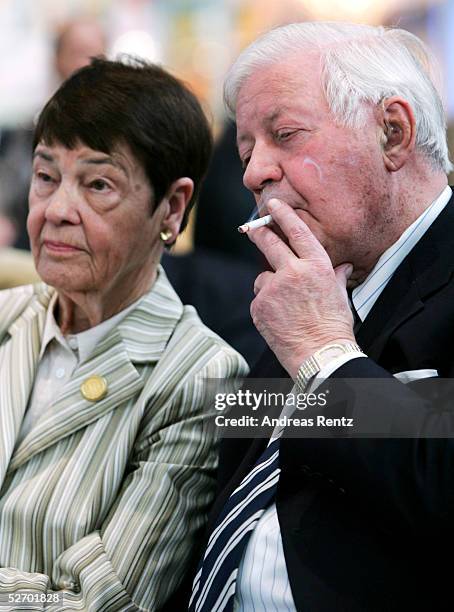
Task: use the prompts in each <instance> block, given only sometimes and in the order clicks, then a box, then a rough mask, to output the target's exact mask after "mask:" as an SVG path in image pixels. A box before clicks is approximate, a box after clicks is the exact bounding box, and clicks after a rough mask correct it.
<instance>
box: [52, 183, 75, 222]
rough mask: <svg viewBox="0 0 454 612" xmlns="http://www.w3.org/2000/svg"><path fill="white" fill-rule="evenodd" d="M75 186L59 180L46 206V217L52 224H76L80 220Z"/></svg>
mask: <svg viewBox="0 0 454 612" xmlns="http://www.w3.org/2000/svg"><path fill="white" fill-rule="evenodd" d="M76 191H77V190H76V189H75V188H71V187H69V186H66V185H65V184H64V183H63V182H61V183H60V184H59V185H58V187H57V188H56V189H55V190H54V191H53V193H52V195H51V196H50V198H49V200H48V203H47V206H46V213H45V215H46V219H47V221H50V222H51V223H53V224H54V225H61V224H62V223H70V224H73V225H75V224H77V223H79V222H80V216H79V199H80V196H79V195H78V194H77V193H76Z"/></svg>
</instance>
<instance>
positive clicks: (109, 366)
mask: <svg viewBox="0 0 454 612" xmlns="http://www.w3.org/2000/svg"><path fill="white" fill-rule="evenodd" d="M210 148H211V136H210V131H209V127H208V125H207V122H206V119H205V117H204V115H203V112H202V110H201V108H200V106H199V104H198V102H197V101H196V99H195V97H194V96H193V95H192V94H191V93H190V92H189V91H188V90H187V89H186V88H185V87H184V86H183V85H182V84H181V83H180V82H179V81H178V80H176V79H175V78H173V77H172V76H170V75H169V74H168V73H166V72H165V71H164V70H162V69H161V68H158V67H156V66H151V65H144V64H138V63H135V64H129V65H125V64H123V63H119V62H109V61H104V60H94V61H93V62H92V64H91V65H90V66H88V67H86V68H83V69H81V70H80V71H79V72H77V73H75V74H74V75H73V76H72V77H71V78H70V79H69V80H67V81H66V82H65V83H64V84H63V85H62V86H61V87H60V89H59V90H58V91H57V92H56V94H55V95H54V96H53V97H52V98H51V100H50V101H49V102H48V103H47V105H46V106H45V108H44V110H43V111H42V113H41V115H40V117H39V120H38V124H37V128H36V134H35V147H34V161H33V177H32V182H31V188H30V213H29V218H28V230H29V235H30V240H31V244H32V251H33V256H34V260H35V264H36V269H37V271H38V273H39V275H40V277H41V279H42V280H43V281H44V283H39V284H37V285H29V286H24V287H19V288H16V289H11V290H7V291H3V292H1V293H0V342H1V345H0V437H1V441H0V568H1V569H0V594H1V603H2V604H3V605H4V604H5V602H6V603H8V602H10V603H9V605H10V608H9V609H19V608H20V605H19V604H20V602H24V601H25V602H28V604H30V603H35V604H37V605H41V606H42V607H43V609H47V608H48V607H49V608H52V609H65V610H106V611H109V612H112V611H115V610H155V609H159V608H161V607H163V606H164V605H165V603H166V601H167V600H168V598H169V597H170V595H171V594H172V593H173V592H174V591H175V590H176V588H177V586H178V585H179V584H180V582H181V580H182V577H183V575H184V573H185V570H186V568H187V565H188V562H189V559H190V556H191V548H192V546H193V544H194V542H195V540H196V538H197V537H198V535H199V534H200V530H201V529H202V528H203V525H204V522H205V517H206V512H207V509H208V506H209V503H210V501H211V498H212V493H213V471H214V469H215V464H216V452H215V445H214V444H213V435H212V433H210V430H209V429H207V427H206V426H205V425H206V418H205V413H204V411H203V408H204V403H206V400H207V397H208V383H207V379H209V378H215V377H216V378H228V377H233V376H236V375H239V374H243V373H244V372H245V368H246V366H245V362H244V360H243V359H242V358H241V357H240V356H239V355H238V354H237V353H236V352H235V351H233V349H231V348H230V347H229V346H227V345H226V344H225V343H224V342H223V341H222V340H221V339H220V338H218V337H217V336H216V335H215V334H213V333H212V332H210V331H209V330H208V329H207V328H206V327H204V326H203V324H202V323H201V322H200V320H199V318H198V317H197V315H196V313H195V311H194V309H193V308H192V307H183V305H182V304H181V302H180V301H179V299H178V297H177V295H176V294H175V292H174V291H173V289H172V287H171V286H170V285H169V283H168V281H167V279H166V277H165V274H164V272H163V270H162V268H161V267H160V266H159V260H160V257H161V254H162V252H163V248H164V247H165V246H166V245H170V244H172V243H173V242H174V241H175V239H176V237H177V234H178V233H179V231H180V230H181V228H182V227H184V224H185V222H186V219H187V214H188V211H189V209H190V206H191V204H192V203H193V201H194V198H195V196H196V194H197V192H198V189H199V184H200V180H201V178H202V176H203V174H204V172H205V169H206V165H207V162H208V158H209V154H210ZM61 602H63V603H61ZM21 605H22V604H21ZM52 606H54V607H52ZM59 606H61V607H59ZM2 609H3V608H2ZM39 609H41V608H39Z"/></svg>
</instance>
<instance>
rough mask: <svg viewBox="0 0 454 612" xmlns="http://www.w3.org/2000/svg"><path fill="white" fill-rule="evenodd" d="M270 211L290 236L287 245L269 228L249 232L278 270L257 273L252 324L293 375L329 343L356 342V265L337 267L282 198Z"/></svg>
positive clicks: (293, 376) (271, 202)
mask: <svg viewBox="0 0 454 612" xmlns="http://www.w3.org/2000/svg"><path fill="white" fill-rule="evenodd" d="M268 210H269V212H270V213H271V214H272V216H273V220H274V222H275V223H276V224H277V225H278V226H279V228H280V229H281V231H282V233H283V234H284V235H285V236H286V238H287V240H288V243H289V245H290V246H289V245H287V244H286V243H285V242H284V241H283V240H282V239H281V238H280V237H279V236H278V235H277V234H276V233H275V232H274V231H273V230H272V229H271V228H269V227H261V228H258V229H256V230H253V231H251V232H249V234H248V236H249V237H250V239H251V240H252V242H254V243H255V245H256V246H257V247H258V248H259V249H260V250H261V251H262V253H263V254H264V255H265V257H266V258H267V260H268V262H269V264H270V266H271V267H272V268H273V270H274V272H263V273H262V274H259V276H258V277H257V279H256V281H255V284H254V293H255V294H256V297H255V299H254V300H253V301H252V303H251V315H252V320H253V321H254V325H255V326H256V327H257V329H258V331H259V332H260V334H261V335H262V336H263V337H264V339H265V340H266V342H267V343H268V345H269V347H270V348H271V350H272V351H273V352H274V353H275V354H276V356H277V358H278V359H279V361H280V363H281V364H282V366H283V367H284V368H285V369H286V370H287V372H288V373H289V374H290V376H291V377H292V378H296V375H297V373H298V369H299V367H300V365H301V363H302V362H303V361H304V360H305V359H307V358H308V357H309V356H310V355H312V354H313V353H314V352H315V351H316V350H318V349H320V348H322V347H323V346H325V345H326V344H331V343H333V342H339V341H340V340H344V341H348V342H355V336H354V334H353V316H352V313H351V310H350V307H349V303H348V297H347V291H346V284H347V279H348V277H349V276H350V274H351V270H352V266H351V265H350V264H342V265H341V266H339V267H338V268H336V269H335V270H334V269H333V266H332V264H331V261H330V259H329V257H328V255H327V253H326V251H325V250H324V248H323V247H322V245H321V244H320V243H319V242H318V240H317V239H316V238H315V236H314V235H313V234H312V232H311V231H310V230H309V228H308V227H307V225H306V224H305V223H304V221H302V220H301V219H300V218H299V217H298V215H297V214H296V213H295V211H294V210H293V209H292V208H291V207H290V206H288V204H285V203H284V202H282V201H281V200H276V199H271V200H270V201H269V202H268Z"/></svg>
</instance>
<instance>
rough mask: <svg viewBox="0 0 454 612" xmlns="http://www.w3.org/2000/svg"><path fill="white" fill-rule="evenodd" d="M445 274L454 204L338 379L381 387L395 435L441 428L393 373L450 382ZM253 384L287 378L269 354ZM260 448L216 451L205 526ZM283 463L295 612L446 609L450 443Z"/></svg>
mask: <svg viewBox="0 0 454 612" xmlns="http://www.w3.org/2000/svg"><path fill="white" fill-rule="evenodd" d="M453 272H454V198H452V199H451V202H450V203H449V204H448V205H447V207H446V208H445V210H444V211H443V212H442V213H441V214H440V215H439V217H438V218H437V219H436V221H435V222H434V223H433V225H432V226H431V228H430V229H429V230H428V232H427V233H426V234H425V235H424V236H423V238H422V239H421V240H420V241H419V243H418V244H417V245H416V246H415V247H414V249H413V250H412V252H411V253H410V254H409V255H408V256H407V257H406V259H405V260H404V261H403V262H402V264H401V265H400V266H399V268H398V269H397V271H396V272H395V274H394V276H393V278H392V279H391V281H390V282H389V284H388V285H387V287H386V288H385V290H384V291H383V293H382V294H381V296H380V298H379V299H378V300H377V302H376V304H375V305H374V307H373V309H372V310H371V312H370V314H369V316H368V317H367V319H366V321H365V322H364V323H363V325H362V327H361V328H360V330H359V332H358V334H357V341H358V343H359V344H360V345H361V347H362V348H363V350H364V351H365V353H366V354H367V355H368V358H367V359H366V358H363V359H355V360H352V361H350V362H349V363H347V364H345V365H344V366H342V367H341V368H339V370H338V371H337V372H336V373H335V376H337V377H350V378H355V377H356V378H361V377H369V378H383V379H388V381H389V385H388V386H386V388H385V386H384V387H383V398H382V399H383V401H382V402H380V405H381V406H382V410H383V411H384V414H385V415H387V416H388V417H389V420H390V422H391V423H392V426H394V423H396V422H397V421H398V420H399V418H400V416H401V415H402V414H404V415H406V416H409V415H411V417H412V418H414V419H415V427H416V430H418V431H420V430H424V429H425V430H426V431H427V428H429V431H431V430H430V428H431V427H432V426H433V427H434V428H435V425H437V426H438V425H439V419H438V416H435V417H434V419H430V418H428V414H430V412H431V405H430V404H429V403H428V402H427V401H425V400H423V399H420V397H419V396H418V395H416V394H415V392H414V391H413V390H411V389H410V388H408V387H406V386H405V385H403V384H401V383H400V382H398V381H396V380H395V379H393V377H392V373H396V372H400V371H406V370H413V369H423V368H430V369H436V370H438V372H439V374H440V376H442V377H451V376H452V375H453V369H454V355H453V350H454V346H453V338H454V280H453ZM251 376H255V377H267V376H269V377H281V376H282V377H284V376H286V373H285V372H284V371H283V369H282V367H281V366H280V364H279V363H278V362H277V360H276V358H275V357H274V356H273V354H272V353H271V352H268V353H266V354H265V355H264V357H263V359H262V360H261V361H260V362H259V364H258V365H257V367H256V368H255V371H254V372H253V373H252V374H251ZM390 385H391V387H392V390H391V393H390ZM355 403H356V404H357V405H358V406H359V407H360V408H362V409H364V410H368V398H367V397H363V396H361V394H358V396H357V397H356V399H355ZM432 416H433V415H432ZM447 418H448V420H449V418H450V417H449V416H448V417H447ZM451 424H452V421H451ZM434 431H435V429H434ZM437 431H438V430H437ZM266 443H267V441H266V440H260V439H257V440H253V441H251V440H228V439H226V440H224V441H223V444H222V451H221V461H220V470H219V489H220V493H219V495H218V498H217V501H216V503H215V506H214V508H213V511H212V514H211V525H212V524H213V521H214V520H215V518H216V516H217V514H218V512H219V510H220V509H221V508H222V506H223V504H224V502H225V500H226V498H227V497H228V495H230V493H231V492H232V490H233V489H234V487H235V486H237V485H238V484H239V482H240V481H241V479H242V478H243V477H244V475H245V474H246V473H247V472H248V471H249V470H250V468H251V466H252V465H253V463H254V462H255V460H256V458H257V457H258V456H259V454H260V453H261V451H262V449H263V448H264V446H265V445H266ZM280 462H281V469H282V472H281V477H280V482H279V487H278V492H277V499H276V506H277V513H278V518H279V523H280V526H281V533H282V539H283V546H284V554H285V559H286V563H287V570H288V575H289V580H290V584H291V587H292V592H293V597H294V601H295V605H296V607H297V609H298V610H301V611H304V612H339V611H349V612H350V611H352V612H353V611H358V612H359V611H365V610H367V611H368V610H377V611H378V610H380V611H384V610H419V609H421V610H423V609H424V610H429V609H430V610H444V609H446V610H447V609H450V610H451V609H453V608H454V593H452V594H451V588H450V585H451V582H452V576H451V574H452V563H451V562H450V561H446V556H443V557H442V553H443V552H445V553H447V554H448V555H449V553H450V552H451V551H452V550H453V549H454V548H453V546H454V441H453V440H452V439H438V440H434V439H411V438H410V439H362V440H360V439H357V440H355V439H304V440H302V439H294V438H293V439H292V438H286V437H284V438H283V440H282V441H281V451H280ZM448 558H449V557H448Z"/></svg>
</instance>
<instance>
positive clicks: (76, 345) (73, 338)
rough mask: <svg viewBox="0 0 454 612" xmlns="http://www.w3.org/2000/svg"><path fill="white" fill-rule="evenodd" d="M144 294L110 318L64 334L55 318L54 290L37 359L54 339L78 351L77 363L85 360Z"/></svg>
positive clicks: (55, 297)
mask: <svg viewBox="0 0 454 612" xmlns="http://www.w3.org/2000/svg"><path fill="white" fill-rule="evenodd" d="M143 298H144V296H141V297H140V298H139V299H138V300H136V301H135V302H133V303H132V304H130V305H129V306H127V307H126V308H124V309H123V310H121V311H120V312H118V313H117V314H116V315H114V316H113V317H110V319H106V320H105V321H102V322H101V323H99V324H98V325H95V327H91V328H90V329H87V330H85V331H83V332H79V333H78V334H68V336H66V337H65V336H64V335H63V334H62V332H61V329H60V328H59V326H58V324H57V322H56V320H55V315H54V311H55V306H56V304H57V300H58V293H57V292H55V293H54V295H53V296H52V298H51V300H50V302H49V306H48V309H47V314H46V322H45V324H44V331H43V339H42V344H41V351H40V354H39V359H40V360H41V359H42V357H43V355H44V352H45V350H46V348H47V346H48V345H49V343H50V342H51V341H52V340H56V341H57V342H59V343H60V344H61V345H62V346H64V347H65V348H68V349H69V350H73V351H75V350H78V352H79V360H78V361H79V363H83V362H84V361H86V360H87V359H88V358H89V357H90V355H91V354H92V352H93V350H94V348H95V346H96V345H97V344H98V343H99V342H100V341H101V340H102V339H103V338H105V337H106V336H107V335H108V334H109V333H110V332H111V331H112V330H113V329H114V328H115V327H116V326H117V325H118V324H119V323H120V322H121V321H122V320H123V319H124V318H125V317H126V316H127V315H128V314H129V313H130V312H131V311H132V310H134V308H136V307H137V305H138V304H139V303H140V302H141V300H142V299H143Z"/></svg>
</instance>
